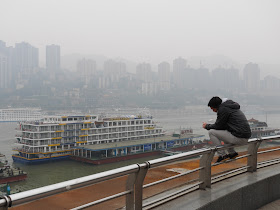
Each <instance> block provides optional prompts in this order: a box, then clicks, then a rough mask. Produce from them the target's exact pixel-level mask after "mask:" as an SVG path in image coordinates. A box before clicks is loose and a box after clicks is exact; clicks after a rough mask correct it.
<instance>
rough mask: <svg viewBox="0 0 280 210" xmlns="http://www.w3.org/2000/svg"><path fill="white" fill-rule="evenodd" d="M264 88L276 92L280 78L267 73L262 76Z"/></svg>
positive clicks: (279, 86) (279, 87)
mask: <svg viewBox="0 0 280 210" xmlns="http://www.w3.org/2000/svg"><path fill="white" fill-rule="evenodd" d="M263 88H264V89H265V90H268V91H271V92H275V91H276V92H278V91H279V89H280V80H279V78H277V77H274V76H271V75H268V76H266V77H265V78H264V87H263Z"/></svg>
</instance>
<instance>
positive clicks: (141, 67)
mask: <svg viewBox="0 0 280 210" xmlns="http://www.w3.org/2000/svg"><path fill="white" fill-rule="evenodd" d="M136 78H137V79H138V80H141V81H142V82H151V81H152V67H151V64H149V63H139V64H138V65H137V66H136Z"/></svg>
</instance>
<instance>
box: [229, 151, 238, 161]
mask: <svg viewBox="0 0 280 210" xmlns="http://www.w3.org/2000/svg"><path fill="white" fill-rule="evenodd" d="M237 156H238V153H237V152H235V153H233V154H228V157H229V158H230V159H235V158H236V157H237Z"/></svg>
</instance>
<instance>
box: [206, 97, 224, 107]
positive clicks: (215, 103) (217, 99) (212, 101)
mask: <svg viewBox="0 0 280 210" xmlns="http://www.w3.org/2000/svg"><path fill="white" fill-rule="evenodd" d="M221 103H222V99H221V98H220V97H218V96H214V97H213V98H211V99H210V101H209V103H208V106H210V107H213V108H218V107H219V106H220V104H221Z"/></svg>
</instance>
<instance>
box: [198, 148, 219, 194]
mask: <svg viewBox="0 0 280 210" xmlns="http://www.w3.org/2000/svg"><path fill="white" fill-rule="evenodd" d="M215 152H216V149H215V148H213V149H211V152H210V153H207V154H204V155H202V157H201V158H200V160H199V166H200V167H203V168H202V169H201V170H200V171H199V181H200V182H202V183H201V184H200V185H199V189H203V190H205V188H206V187H208V188H211V162H212V160H213V157H214V154H215Z"/></svg>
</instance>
